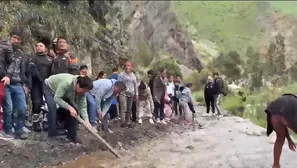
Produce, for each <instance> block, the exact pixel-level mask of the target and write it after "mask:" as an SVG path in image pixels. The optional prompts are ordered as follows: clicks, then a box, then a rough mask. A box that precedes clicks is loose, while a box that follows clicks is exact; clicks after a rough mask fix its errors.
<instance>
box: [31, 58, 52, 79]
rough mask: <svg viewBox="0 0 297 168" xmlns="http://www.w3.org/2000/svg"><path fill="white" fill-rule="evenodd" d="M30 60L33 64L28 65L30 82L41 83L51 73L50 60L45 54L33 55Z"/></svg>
mask: <svg viewBox="0 0 297 168" xmlns="http://www.w3.org/2000/svg"><path fill="white" fill-rule="evenodd" d="M31 59H32V63H33V64H30V66H29V67H30V72H31V74H32V82H33V83H34V82H43V81H44V80H45V79H46V78H48V77H49V76H50V75H51V73H52V72H51V71H52V62H53V61H52V58H51V57H49V56H48V55H45V54H39V53H34V54H32V55H31Z"/></svg>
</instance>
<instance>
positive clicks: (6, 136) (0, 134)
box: [0, 131, 14, 141]
mask: <svg viewBox="0 0 297 168" xmlns="http://www.w3.org/2000/svg"><path fill="white" fill-rule="evenodd" d="M0 139H2V140H6V141H9V140H13V139H14V137H13V136H12V135H10V134H6V133H5V132H4V131H1V132H0Z"/></svg>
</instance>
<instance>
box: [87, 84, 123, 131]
mask: <svg viewBox="0 0 297 168" xmlns="http://www.w3.org/2000/svg"><path fill="white" fill-rule="evenodd" d="M93 85H94V88H93V89H92V90H91V91H90V92H89V93H87V99H88V107H89V114H90V120H91V123H92V125H93V127H94V126H95V124H96V122H95V121H96V119H95V117H96V113H98V116H99V119H100V120H103V121H102V128H103V130H104V131H107V132H110V130H109V129H108V122H107V120H108V113H107V111H108V109H109V108H110V106H111V102H112V99H113V98H114V96H116V95H118V94H119V93H121V92H122V91H124V90H126V85H125V83H124V82H122V81H117V80H116V79H98V80H96V81H94V82H93ZM91 116H93V117H91Z"/></svg>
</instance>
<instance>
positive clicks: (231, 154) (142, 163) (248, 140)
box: [59, 107, 297, 168]
mask: <svg viewBox="0 0 297 168" xmlns="http://www.w3.org/2000/svg"><path fill="white" fill-rule="evenodd" d="M200 108H201V107H200ZM198 111H200V112H201V111H204V110H203V109H198ZM197 120H198V122H199V123H200V124H202V125H203V127H202V129H196V130H192V129H191V127H190V128H189V129H188V130H184V129H178V130H176V131H174V132H172V133H170V134H169V135H167V136H166V137H164V138H161V139H158V140H154V141H150V142H148V143H145V144H142V145H140V146H138V147H135V148H133V149H132V150H131V151H124V150H123V151H121V153H122V155H123V156H124V157H123V158H122V159H120V160H116V159H115V158H114V157H113V156H111V155H110V154H108V153H105V154H103V153H102V152H101V153H95V154H93V155H91V156H87V157H84V158H81V159H80V160H78V161H75V162H71V163H68V164H65V165H63V166H60V167H59V168H70V167H74V166H75V167H76V168H271V167H272V150H273V141H274V138H275V135H272V136H271V137H266V136H265V129H264V128H261V127H258V126H256V125H254V124H252V123H251V122H250V121H248V120H245V119H242V118H239V117H233V116H230V117H223V118H217V117H199V118H198V119H197ZM283 151H284V152H283V155H282V166H283V168H296V167H297V161H296V159H297V153H294V152H291V151H289V149H288V145H287V144H285V146H284V150H283Z"/></svg>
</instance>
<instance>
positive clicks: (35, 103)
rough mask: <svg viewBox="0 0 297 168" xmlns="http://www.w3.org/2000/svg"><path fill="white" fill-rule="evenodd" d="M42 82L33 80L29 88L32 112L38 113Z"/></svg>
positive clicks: (40, 104) (40, 102)
mask: <svg viewBox="0 0 297 168" xmlns="http://www.w3.org/2000/svg"><path fill="white" fill-rule="evenodd" d="M42 96H43V84H42V83H41V82H39V81H34V83H33V85H32V90H31V99H32V112H33V114H39V113H40V111H41V109H40V108H41V106H42V105H43V98H42Z"/></svg>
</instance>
